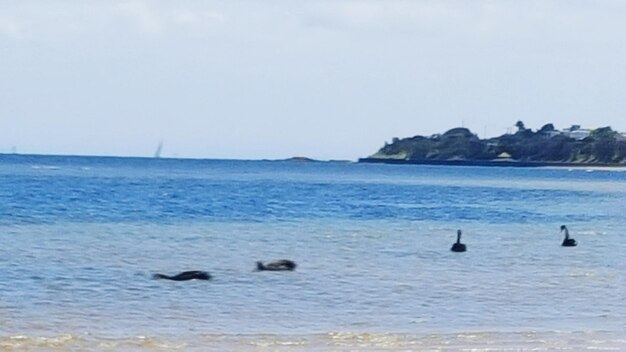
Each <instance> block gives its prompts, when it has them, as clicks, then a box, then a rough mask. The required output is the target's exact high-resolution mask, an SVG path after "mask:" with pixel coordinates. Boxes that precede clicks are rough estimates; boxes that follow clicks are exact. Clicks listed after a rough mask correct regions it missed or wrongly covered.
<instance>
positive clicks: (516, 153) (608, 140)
mask: <svg viewBox="0 0 626 352" xmlns="http://www.w3.org/2000/svg"><path fill="white" fill-rule="evenodd" d="M516 126H517V132H515V133H507V134H504V135H501V136H499V137H493V138H486V139H480V138H479V137H478V136H477V135H476V134H474V133H473V132H472V131H470V130H469V129H467V128H463V127H457V128H453V129H451V130H449V131H447V132H445V133H443V134H435V135H432V136H430V137H425V136H414V137H409V138H403V139H399V138H394V139H393V140H392V142H391V143H385V145H384V146H383V147H382V148H380V149H379V150H378V152H376V153H375V154H373V155H371V156H369V157H366V158H361V159H359V162H362V163H385V164H424V165H454V166H509V167H543V166H550V167H578V166H593V167H626V133H620V132H617V131H614V130H612V129H611V127H600V128H596V129H583V128H581V127H580V126H579V125H573V126H571V127H570V128H566V129H563V130H557V129H555V128H554V125H553V124H551V123H549V124H546V125H544V126H543V127H542V128H541V129H539V130H537V131H533V130H532V129H528V128H526V127H525V126H524V124H523V122H521V121H518V122H517V124H516Z"/></svg>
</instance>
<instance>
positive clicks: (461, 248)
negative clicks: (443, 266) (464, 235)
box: [450, 230, 467, 252]
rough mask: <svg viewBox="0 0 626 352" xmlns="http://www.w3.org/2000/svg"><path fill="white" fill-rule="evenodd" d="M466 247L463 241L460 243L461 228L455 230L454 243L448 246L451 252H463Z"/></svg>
mask: <svg viewBox="0 0 626 352" xmlns="http://www.w3.org/2000/svg"><path fill="white" fill-rule="evenodd" d="M466 249H467V248H466V247H465V245H464V244H463V243H461V230H457V232H456V243H455V244H453V245H452V248H450V250H451V251H453V252H465V250H466Z"/></svg>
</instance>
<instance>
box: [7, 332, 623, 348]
mask: <svg viewBox="0 0 626 352" xmlns="http://www.w3.org/2000/svg"><path fill="white" fill-rule="evenodd" d="M0 346H2V347H4V348H8V349H13V348H14V349H28V350H30V349H34V350H41V349H45V350H68V349H79V350H83V351H103V350H111V349H115V350H133V351H136V350H137V351H141V350H149V351H154V350H163V351H165V350H184V351H224V350H236V351H267V350H268V349H271V350H272V351H331V352H332V351H345V350H346V349H357V350H359V351H406V350H437V351H439V350H446V351H467V350H468V349H471V350H472V351H493V350H511V349H513V350H520V351H525V350H554V349H567V350H589V349H598V350H621V348H623V347H624V346H626V338H625V337H624V331H605V330H597V331H595V330H594V331H535V330H528V331H514V332H505V331H503V332H500V331H468V332H457V333H437V332H432V333H394V332H350V331H344V332H326V333H311V334H277V333H271V332H268V333H259V334H237V333H227V334H219V333H199V334H192V335H186V336H183V337H180V336H179V337H172V336H155V335H151V334H147V335H137V336H122V337H106V336H98V335H96V334H86V335H75V334H71V333H69V334H68V333H65V334H57V335H52V336H33V335H28V334H19V335H13V336H0Z"/></svg>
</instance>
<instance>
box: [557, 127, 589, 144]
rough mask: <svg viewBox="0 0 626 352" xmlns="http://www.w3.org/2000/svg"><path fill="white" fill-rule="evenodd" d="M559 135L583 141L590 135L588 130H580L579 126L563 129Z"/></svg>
mask: <svg viewBox="0 0 626 352" xmlns="http://www.w3.org/2000/svg"><path fill="white" fill-rule="evenodd" d="M561 134H564V135H566V136H568V137H569V138H573V139H575V140H578V141H580V140H583V139H585V138H587V137H589V135H590V134H591V130H590V129H588V128H580V125H572V127H570V128H565V129H563V131H561Z"/></svg>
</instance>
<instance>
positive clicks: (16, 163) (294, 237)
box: [0, 155, 626, 351]
mask: <svg viewBox="0 0 626 352" xmlns="http://www.w3.org/2000/svg"><path fill="white" fill-rule="evenodd" d="M625 209H626V172H619V171H615V170H604V171H601V170H585V169H574V170H571V169H570V170H568V169H548V168H496V167H493V168H485V167H440V166H415V165H414V166H409V165H407V166H399V165H373V164H355V163H340V162H330V163H317V162H313V163H308V162H287V161H285V162H277V161H224V160H179V159H147V158H143V159H142V158H105V157H52V156H22V155H0V240H1V243H2V245H1V246H0V276H1V277H2V280H0V350H41V351H49V350H68V349H74V350H81V351H100V350H129V351H131V350H132V351H135V350H163V351H165V350H168V351H169V350H176V349H178V350H184V351H189V350H197V351H212V350H215V351H224V350H255V351H256V350H258V351H344V350H359V351H381V350H385V351H387V350H389V351H400V350H402V351H406V350H436V351H438V350H445V351H455V350H464V349H465V348H469V349H472V350H474V351H487V350H498V349H499V348H502V349H507V348H509V349H511V348H520V347H523V348H529V349H534V350H540V351H541V350H578V349H579V348H585V349H586V348H591V349H600V350H602V349H614V350H615V349H617V350H620V349H626V281H625V280H624V276H625V273H626V260H625V257H626V254H625V253H626V244H625V243H626V237H625V235H626V216H625V214H626V210H625ZM563 224H565V225H567V226H568V228H569V229H570V234H571V236H572V237H573V238H575V239H576V240H577V241H578V243H579V244H578V247H574V248H564V247H561V241H562V239H563V236H562V234H561V233H560V232H559V227H560V225H563ZM457 229H462V230H463V237H462V242H463V243H465V244H466V245H467V252H465V253H453V252H451V251H450V247H451V245H452V243H453V242H454V241H455V240H456V230H457ZM283 258H284V259H291V260H294V261H295V262H296V263H297V264H298V267H297V269H296V271H294V272H254V271H253V270H254V269H255V262H256V261H257V260H262V261H266V260H271V259H283ZM186 270H206V271H208V272H210V273H211V275H212V276H213V279H212V280H211V281H187V282H172V281H167V280H153V279H152V274H154V273H164V274H170V275H173V274H176V273H178V272H181V271H186Z"/></svg>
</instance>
